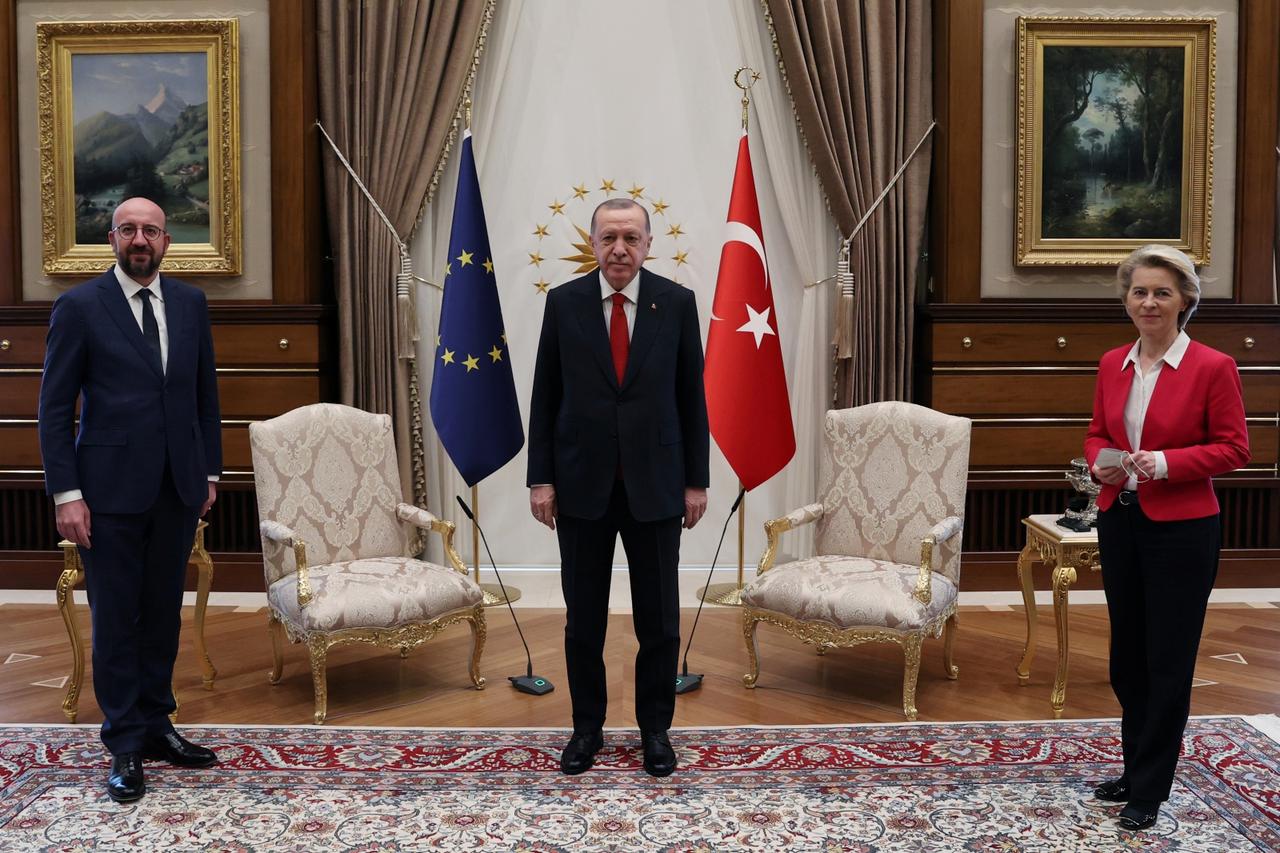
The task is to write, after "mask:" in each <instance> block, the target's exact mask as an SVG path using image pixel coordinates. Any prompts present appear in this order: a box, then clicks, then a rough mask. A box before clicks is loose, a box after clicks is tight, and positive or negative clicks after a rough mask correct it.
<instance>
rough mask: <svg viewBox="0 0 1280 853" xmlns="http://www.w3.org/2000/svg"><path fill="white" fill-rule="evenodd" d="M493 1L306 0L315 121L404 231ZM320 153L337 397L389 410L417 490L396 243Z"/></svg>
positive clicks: (431, 184)
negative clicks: (400, 337)
mask: <svg viewBox="0 0 1280 853" xmlns="http://www.w3.org/2000/svg"><path fill="white" fill-rule="evenodd" d="M492 2H493V0H398V2H377V3H365V2H356V3H353V2H348V0H319V2H318V4H317V10H316V11H317V14H316V20H317V22H318V32H317V40H318V41H317V60H318V64H319V66H320V81H319V82H320V120H321V122H322V123H323V124H324V126H325V129H326V130H327V131H328V132H329V135H330V136H332V137H333V140H334V142H335V143H337V145H338V147H339V148H340V149H341V150H342V151H343V152H344V153H345V155H346V156H347V159H348V160H349V161H350V162H351V164H352V166H353V167H354V168H355V171H356V173H357V174H358V175H360V177H361V179H362V180H363V181H364V183H365V186H366V187H367V188H368V189H369V192H370V193H371V194H372V195H373V197H374V199H376V200H377V202H378V205H379V206H380V207H381V208H382V209H383V211H384V212H385V213H386V214H387V217H388V218H389V219H390V220H391V223H392V224H393V225H394V226H395V229H396V232H397V233H398V234H400V236H401V238H402V239H404V240H405V241H406V242H407V241H408V239H409V236H410V234H411V232H412V231H413V229H414V226H415V225H416V223H417V221H418V217H419V214H420V212H421V210H422V208H423V205H424V204H426V202H427V201H428V199H429V198H430V195H431V193H432V192H433V191H434V189H435V185H436V183H437V181H438V180H439V173H440V166H441V164H442V163H443V161H444V157H445V156H446V154H447V152H448V149H449V147H450V144H451V143H452V140H453V138H454V135H455V133H456V129H455V122H454V118H455V116H456V115H457V114H458V109H459V105H460V104H461V101H462V98H463V94H464V91H465V90H466V88H467V86H468V85H469V83H470V80H471V77H472V74H473V68H474V63H475V61H476V59H477V58H478V55H479V50H480V47H481V45H482V42H483V34H484V26H485V23H486V21H487V20H488V19H489V18H490V17H491V16H492ZM324 163H325V171H324V185H325V200H326V207H327V212H328V216H329V236H330V240H331V242H332V245H333V263H334V278H335V285H336V289H337V295H338V330H339V334H340V338H339V347H338V366H339V383H340V391H341V397H342V401H343V402H344V403H347V404H348V405H352V406H356V407H358V408H361V409H365V410H368V411H371V412H386V413H388V414H390V415H391V416H392V422H393V424H394V428H395V434H396V450H397V453H398V456H399V460H400V468H401V471H400V474H401V482H402V483H403V484H404V487H405V491H406V493H407V494H406V496H415V497H420V496H421V491H422V486H423V483H422V482H420V481H422V480H423V472H422V470H421V466H422V448H421V446H420V431H419V430H417V429H415V428H414V423H415V421H416V420H417V419H418V418H420V417H421V415H420V413H419V411H418V406H417V400H416V396H417V382H416V374H415V371H416V367H415V364H414V362H413V360H412V359H401V358H397V356H396V326H397V313H396V312H397V307H396V287H395V283H396V273H397V272H398V270H399V257H400V253H399V250H398V248H397V247H396V242H395V240H394V238H393V237H392V236H391V235H390V234H389V233H388V232H387V229H386V226H385V225H384V224H383V223H382V221H381V220H380V219H379V218H378V215H377V214H376V213H375V212H374V211H373V210H372V209H371V208H370V206H369V203H368V201H367V200H366V199H365V198H364V196H363V195H362V194H361V192H360V190H359V189H358V188H357V187H356V185H355V183H354V182H353V181H352V179H351V177H350V175H348V174H347V172H346V170H345V169H344V168H343V167H342V165H341V164H340V163H339V162H338V160H337V158H336V157H334V156H332V153H331V152H329V151H327V150H326V152H325V156H324ZM415 434H416V435H417V436H418V438H417V440H415ZM415 463H416V464H415ZM415 469H416V470H415Z"/></svg>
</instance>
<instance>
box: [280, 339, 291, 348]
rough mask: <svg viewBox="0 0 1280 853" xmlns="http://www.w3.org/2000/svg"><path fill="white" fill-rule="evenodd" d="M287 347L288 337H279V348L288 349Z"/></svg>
mask: <svg viewBox="0 0 1280 853" xmlns="http://www.w3.org/2000/svg"><path fill="white" fill-rule="evenodd" d="M288 348H289V339H288V338H281V339H280V349H288Z"/></svg>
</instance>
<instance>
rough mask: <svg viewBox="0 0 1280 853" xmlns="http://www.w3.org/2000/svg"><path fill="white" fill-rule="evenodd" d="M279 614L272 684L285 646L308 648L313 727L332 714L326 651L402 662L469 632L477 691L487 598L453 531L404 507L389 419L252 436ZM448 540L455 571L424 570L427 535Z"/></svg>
mask: <svg viewBox="0 0 1280 853" xmlns="http://www.w3.org/2000/svg"><path fill="white" fill-rule="evenodd" d="M249 446H250V449H251V450H252V452H253V479H254V485H255V487H256V489H257V497H258V519H259V524H258V528H259V531H260V532H261V534H262V565H263V572H264V576H265V583H266V587H267V602H268V604H269V606H270V616H269V618H268V623H267V624H268V628H269V631H270V634H271V645H272V653H273V667H272V671H271V683H272V684H275V683H278V682H279V681H280V677H281V674H282V673H283V670H284V658H283V651H282V647H283V639H284V637H285V636H287V637H288V638H289V640H290V641H292V642H294V643H303V644H305V645H306V646H307V650H308V651H309V652H310V657H311V678H312V682H313V684H314V687H315V697H316V702H315V721H316V723H317V724H319V723H323V722H324V720H325V716H326V715H327V713H328V687H327V681H326V675H325V671H326V665H327V656H328V650H329V649H330V648H331V647H333V646H335V645H339V644H343V643H369V644H372V645H376V646H380V647H383V648H390V649H398V650H399V652H400V654H401V656H402V657H404V656H406V655H407V654H408V652H409V650H410V649H412V648H415V647H417V646H419V645H421V644H422V643H425V642H426V641H427V640H429V639H431V638H432V637H434V636H435V635H436V634H438V633H440V632H441V631H443V630H444V629H446V628H448V627H449V626H451V625H455V624H458V623H466V624H467V625H468V626H469V627H470V629H471V659H470V663H469V675H470V677H471V681H472V683H473V684H474V685H475V686H476V687H477V688H482V687H484V679H483V678H482V677H481V676H480V654H481V652H482V651H483V650H484V640H485V621H484V606H483V604H482V599H483V593H482V592H481V590H480V587H479V586H478V585H477V584H476V583H475V581H473V580H472V579H471V578H469V577H468V576H467V569H466V566H464V565H463V564H462V560H461V559H460V558H459V557H458V554H457V552H456V551H454V549H453V532H454V528H453V523H452V522H449V521H445V520H443V519H439V518H436V517H435V516H434V515H432V514H431V513H429V512H427V511H426V510H425V509H422V508H420V507H415V506H411V505H410V504H407V503H403V502H402V501H401V492H400V468H399V465H398V463H397V460H396V448H395V439H394V437H393V435H392V432H391V418H390V417H389V416H388V415H375V414H370V413H369V412H362V411H360V410H359V409H353V408H350V407H349V406H339V405H335V404H332V403H316V404H314V405H311V406H303V407H302V408H300V409H294V410H293V411H291V412H286V413H285V414H283V415H280V416H279V417H277V418H272V419H271V420H269V421H263V422H261V423H254V424H250V425H249ZM427 531H429V532H434V533H437V534H439V535H440V537H441V539H442V540H443V546H444V554H445V559H446V560H447V561H448V562H449V565H448V566H440V565H436V564H435V563H430V562H427V561H425V560H422V559H420V558H419V556H418V555H419V553H420V552H421V551H422V536H421V535H420V534H421V532H427Z"/></svg>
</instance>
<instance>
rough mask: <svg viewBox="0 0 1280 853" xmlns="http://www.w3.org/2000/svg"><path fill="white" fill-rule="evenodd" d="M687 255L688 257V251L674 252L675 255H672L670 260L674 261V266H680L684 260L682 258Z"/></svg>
mask: <svg viewBox="0 0 1280 853" xmlns="http://www.w3.org/2000/svg"><path fill="white" fill-rule="evenodd" d="M687 257H689V253H688V252H676V253H675V255H673V256H672V258H671V260H673V261H675V262H676V266H680V265H681V264H683V263H684V262H685V260H684V259H685V258H687Z"/></svg>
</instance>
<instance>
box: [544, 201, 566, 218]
mask: <svg viewBox="0 0 1280 853" xmlns="http://www.w3.org/2000/svg"><path fill="white" fill-rule="evenodd" d="M547 207H548V208H550V209H551V215H552V216H555V215H556V214H557V213H558V214H560V215H561V216H563V215H564V202H562V201H553V202H551V204H549V205H547Z"/></svg>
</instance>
